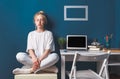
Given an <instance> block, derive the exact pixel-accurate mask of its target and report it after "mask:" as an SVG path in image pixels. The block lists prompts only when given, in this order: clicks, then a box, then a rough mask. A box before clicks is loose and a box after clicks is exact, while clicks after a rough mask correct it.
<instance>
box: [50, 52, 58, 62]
mask: <svg viewBox="0 0 120 79" xmlns="http://www.w3.org/2000/svg"><path fill="white" fill-rule="evenodd" d="M51 58H52V59H53V60H56V61H58V60H59V56H58V54H56V53H52V54H51Z"/></svg>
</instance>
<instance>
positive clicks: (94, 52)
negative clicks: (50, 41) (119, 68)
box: [60, 49, 120, 55]
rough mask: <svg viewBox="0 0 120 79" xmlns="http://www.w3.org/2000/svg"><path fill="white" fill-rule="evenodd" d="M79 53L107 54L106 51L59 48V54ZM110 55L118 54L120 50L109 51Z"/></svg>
mask: <svg viewBox="0 0 120 79" xmlns="http://www.w3.org/2000/svg"><path fill="white" fill-rule="evenodd" d="M76 52H77V53H80V54H81V55H103V54H107V51H90V50H88V51H66V50H64V49H63V50H60V54H61V55H74V54H75V53H76ZM111 55H120V51H119V52H118V51H117V52H116V51H111Z"/></svg>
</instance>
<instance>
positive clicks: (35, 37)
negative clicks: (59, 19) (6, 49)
mask: <svg viewBox="0 0 120 79" xmlns="http://www.w3.org/2000/svg"><path fill="white" fill-rule="evenodd" d="M29 49H33V50H34V52H35V54H36V56H37V57H40V56H41V55H42V54H43V53H44V51H45V50H46V49H50V50H51V51H55V45H54V41H53V35H52V32H50V31H48V30H45V31H44V32H40V33H39V32H36V31H32V32H30V33H29V34H28V40H27V52H28V50H29Z"/></svg>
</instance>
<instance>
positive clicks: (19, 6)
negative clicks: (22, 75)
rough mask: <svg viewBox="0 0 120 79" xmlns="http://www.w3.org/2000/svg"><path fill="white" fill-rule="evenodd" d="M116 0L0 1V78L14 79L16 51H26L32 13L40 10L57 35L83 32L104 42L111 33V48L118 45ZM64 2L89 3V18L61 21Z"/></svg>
mask: <svg viewBox="0 0 120 79" xmlns="http://www.w3.org/2000/svg"><path fill="white" fill-rule="evenodd" d="M115 1H116V2H115ZM119 2H120V1H119V0H61V1H58V0H52V1H50V0H19V1H17V0H16V1H15V0H14V1H11V0H0V50H1V51H0V52H1V55H0V62H1V64H0V77H1V78H3V79H13V75H12V70H13V69H14V68H15V67H18V66H19V67H20V64H19V63H18V62H17V61H16V58H15V55H16V53H17V52H19V51H25V49H26V39H27V34H28V32H29V31H31V30H33V29H34V24H33V15H34V14H35V13H36V12H37V11H39V10H43V11H45V12H46V14H47V16H48V19H49V23H48V26H49V27H48V28H50V30H52V31H53V33H54V35H55V36H56V38H58V37H65V36H66V35H67V34H86V35H88V40H92V39H94V38H97V39H98V40H99V42H100V43H102V44H104V36H105V35H106V34H111V33H113V34H114V38H113V40H112V47H120V44H119V42H120V37H119V34H120V32H119V29H120V28H119V25H120V24H119V23H120V22H119V19H120V17H119V16H120V9H119ZM64 5H88V16H89V18H88V21H85V22H83V21H64V15H63V14H64ZM115 5H116V6H115ZM114 40H115V42H113V41H114ZM2 62H4V63H2Z"/></svg>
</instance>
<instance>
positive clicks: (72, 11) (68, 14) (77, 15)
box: [64, 5, 88, 21]
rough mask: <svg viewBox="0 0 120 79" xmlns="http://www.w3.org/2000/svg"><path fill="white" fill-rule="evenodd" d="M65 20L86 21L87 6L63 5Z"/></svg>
mask: <svg viewBox="0 0 120 79" xmlns="http://www.w3.org/2000/svg"><path fill="white" fill-rule="evenodd" d="M64 20H65V21H88V6H87V5H82V6H73V5H71V6H64Z"/></svg>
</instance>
